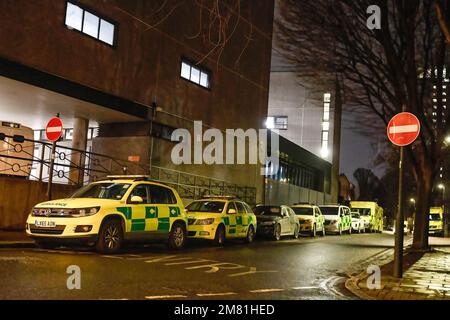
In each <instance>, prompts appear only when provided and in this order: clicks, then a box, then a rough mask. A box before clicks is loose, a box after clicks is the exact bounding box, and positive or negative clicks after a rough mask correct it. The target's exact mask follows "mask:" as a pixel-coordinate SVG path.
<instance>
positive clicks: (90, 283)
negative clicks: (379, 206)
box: [0, 234, 394, 300]
mask: <svg viewBox="0 0 450 320" xmlns="http://www.w3.org/2000/svg"><path fill="white" fill-rule="evenodd" d="M393 244H394V237H393V235H390V234H353V235H343V236H326V237H324V238H320V237H317V238H314V239H313V238H307V237H302V238H301V239H299V240H292V239H285V240H281V241H279V242H272V241H265V240H263V241H261V240H259V241H256V242H254V243H252V244H250V245H248V244H245V243H242V242H239V241H236V242H228V243H227V245H226V246H225V247H222V248H216V247H211V246H210V245H209V244H206V243H190V244H189V246H188V247H187V248H186V249H185V250H182V251H177V252H174V251H170V250H168V249H166V247H165V246H163V245H158V244H154V245H153V244H152V245H146V246H139V247H136V246H135V247H127V248H126V250H124V252H123V253H122V254H120V255H111V256H108V255H106V256H105V255H100V254H97V253H95V252H93V251H92V250H90V249H86V248H85V249H83V248H77V249H76V250H75V249H73V248H70V249H69V248H62V249H57V250H41V249H3V250H0V275H1V276H0V299H113V300H115V299H142V300H145V299H149V300H158V299H208V300H211V299H233V300H239V299H258V300H259V299H356V297H354V296H352V294H351V293H350V292H348V291H347V290H346V289H345V287H344V282H345V280H346V279H347V278H348V277H349V276H350V275H352V274H356V273H359V272H361V271H363V270H364V269H365V268H367V267H368V266H369V265H372V264H379V265H380V264H383V263H385V262H386V259H389V256H390V255H391V254H392V251H393V250H392V247H393ZM69 266H78V267H79V270H80V275H81V277H80V284H81V289H79V290H78V289H73V290H69V289H68V288H67V281H68V278H69V277H70V276H71V274H68V273H67V268H68V267H69ZM72 279H73V278H72ZM69 282H70V281H69ZM71 283H74V282H71Z"/></svg>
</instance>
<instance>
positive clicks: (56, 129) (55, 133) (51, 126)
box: [45, 118, 64, 141]
mask: <svg viewBox="0 0 450 320" xmlns="http://www.w3.org/2000/svg"><path fill="white" fill-rule="evenodd" d="M63 130H64V128H63V123H62V121H61V119H60V118H53V119H51V120H50V121H49V122H48V124H47V127H46V128H45V134H46V136H47V140H49V141H58V139H59V138H61V135H62V133H63Z"/></svg>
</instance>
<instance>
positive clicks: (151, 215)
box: [146, 185, 181, 235]
mask: <svg viewBox="0 0 450 320" xmlns="http://www.w3.org/2000/svg"><path fill="white" fill-rule="evenodd" d="M148 190H149V201H148V203H149V205H148V206H147V207H146V219H148V221H149V224H150V227H149V229H150V231H154V232H156V233H158V234H161V235H165V234H168V233H169V232H170V226H171V225H172V222H173V221H175V220H176V219H178V217H180V216H181V210H180V208H179V207H178V205H177V199H176V197H175V195H174V194H173V192H172V190H170V189H168V188H165V187H163V186H159V185H148Z"/></svg>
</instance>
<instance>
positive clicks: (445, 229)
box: [438, 137, 449, 237]
mask: <svg viewBox="0 0 450 320" xmlns="http://www.w3.org/2000/svg"><path fill="white" fill-rule="evenodd" d="M447 138H449V137H447ZM447 138H446V140H447ZM438 188H439V189H441V190H442V201H441V203H442V211H443V216H444V237H448V217H447V214H446V212H445V185H444V184H443V183H440V184H439V185H438Z"/></svg>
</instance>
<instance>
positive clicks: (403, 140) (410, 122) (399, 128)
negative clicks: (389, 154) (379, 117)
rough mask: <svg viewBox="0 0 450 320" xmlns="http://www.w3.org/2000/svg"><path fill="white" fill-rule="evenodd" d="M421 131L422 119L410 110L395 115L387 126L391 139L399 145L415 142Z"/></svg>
mask: <svg viewBox="0 0 450 320" xmlns="http://www.w3.org/2000/svg"><path fill="white" fill-rule="evenodd" d="M419 133H420V121H419V119H417V117H416V116H415V115H413V114H412V113H409V112H402V113H399V114H397V115H395V116H394V117H393V118H392V119H391V121H390V122H389V124H388V126H387V136H388V138H389V140H390V141H391V142H392V143H393V144H395V145H396V146H399V147H404V146H407V145H409V144H411V143H413V142H414V141H415V140H416V139H417V137H418V136H419Z"/></svg>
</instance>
